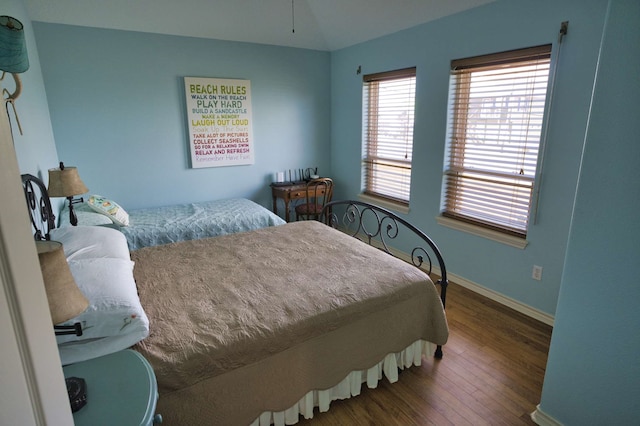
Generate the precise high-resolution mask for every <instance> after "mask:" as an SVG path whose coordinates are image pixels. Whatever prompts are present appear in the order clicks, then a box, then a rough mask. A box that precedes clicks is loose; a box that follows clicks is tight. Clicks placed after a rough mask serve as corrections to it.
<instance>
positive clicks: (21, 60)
mask: <svg viewBox="0 0 640 426" xmlns="http://www.w3.org/2000/svg"><path fill="white" fill-rule="evenodd" d="M28 69H29V55H28V54H27V43H26V41H25V39H24V27H23V26H22V22H20V21H18V20H17V19H15V18H12V17H10V16H0V70H2V71H6V72H8V73H12V74H17V73H21V72H25V71H26V70H28Z"/></svg>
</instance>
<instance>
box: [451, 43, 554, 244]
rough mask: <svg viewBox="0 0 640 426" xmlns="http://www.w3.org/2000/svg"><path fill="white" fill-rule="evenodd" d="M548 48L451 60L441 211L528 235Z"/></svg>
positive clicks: (534, 48) (541, 120) (542, 113)
mask: <svg viewBox="0 0 640 426" xmlns="http://www.w3.org/2000/svg"><path fill="white" fill-rule="evenodd" d="M550 57H551V45H545V46H538V47H533V48H528V49H522V50H517V51H510V52H504V53H498V54H494V55H485V56H480V57H473V58H467V59H461V60H456V61H452V63H451V78H450V87H449V94H450V99H449V106H450V107H449V114H448V117H449V118H448V139H447V150H446V158H445V172H444V174H445V179H444V190H443V194H442V206H443V215H444V216H447V217H451V218H454V219H459V220H464V221H468V222H472V223H475V224H477V225H481V226H485V227H488V228H491V229H495V230H498V231H503V232H506V233H509V234H513V235H517V236H520V237H523V238H524V237H526V233H527V228H528V220H529V210H530V206H531V197H532V191H533V184H534V181H535V176H536V168H537V163H538V151H539V147H540V137H541V132H542V124H543V118H544V111H545V101H546V96H547V83H548V78H549V65H550Z"/></svg>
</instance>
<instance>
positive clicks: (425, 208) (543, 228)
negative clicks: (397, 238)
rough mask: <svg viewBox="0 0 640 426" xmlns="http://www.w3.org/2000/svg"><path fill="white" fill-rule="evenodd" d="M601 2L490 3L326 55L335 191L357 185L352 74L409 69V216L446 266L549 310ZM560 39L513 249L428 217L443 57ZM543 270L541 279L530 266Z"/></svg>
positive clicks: (439, 132) (439, 161) (433, 201)
mask: <svg viewBox="0 0 640 426" xmlns="http://www.w3.org/2000/svg"><path fill="white" fill-rule="evenodd" d="M605 8H606V1H604V0H589V1H578V0H563V1H554V0H546V1H536V2H527V1H513V0H509V1H497V2H495V3H491V4H488V5H486V6H483V7H479V8H476V9H472V10H469V11H467V12H463V13H460V14H456V15H453V16H450V17H447V18H443V19H440V20H438V21H435V22H431V23H427V24H425V25H421V26H418V27H415V28H412V29H409V30H406V31H402V32H399V33H396V34H394V35H391V36H387V37H383V38H380V39H377V40H373V41H370V42H366V43H363V44H360V45H357V46H353V47H350V48H346V49H343V50H340V51H337V52H334V53H333V55H332V63H331V79H332V111H331V112H332V115H331V122H332V136H331V140H332V150H331V151H332V158H331V165H332V170H333V177H334V178H335V179H336V180H337V196H338V197H339V198H353V197H356V196H357V194H358V193H359V192H360V167H359V165H360V159H361V148H360V146H361V145H360V144H361V143H360V140H361V138H360V134H361V117H360V114H361V106H360V105H361V87H362V76H361V75H357V74H356V69H357V68H358V66H362V73H363V74H369V73H374V72H380V71H387V70H393V69H399V68H404V67H409V66H416V67H417V93H416V120H415V121H416V124H415V131H414V152H413V163H414V164H413V169H412V191H411V202H410V213H409V214H408V217H409V219H410V220H411V221H412V222H414V223H416V224H417V225H418V226H420V227H421V228H423V229H424V230H425V231H426V232H427V233H429V234H430V235H431V236H432V237H433V238H434V239H435V241H436V242H437V243H438V244H439V246H440V248H441V249H442V251H443V253H444V257H445V260H446V261H447V267H448V269H449V271H451V272H452V273H454V274H455V275H457V276H459V277H462V278H463V279H465V280H468V281H471V282H473V283H476V284H480V285H481V286H484V287H487V288H489V289H491V290H493V291H495V292H498V293H500V294H502V295H506V296H508V297H510V298H512V299H515V300H517V301H520V302H522V303H523V304H525V305H528V306H530V307H533V308H535V309H537V310H539V311H542V312H544V313H547V314H550V315H553V314H554V312H555V308H556V301H557V295H558V291H559V288H560V280H561V275H562V268H563V260H564V256H565V249H566V243H567V237H568V232H569V223H570V218H571V209H572V205H573V198H574V193H575V190H576V183H577V177H578V170H579V166H580V153H581V149H582V141H583V139H584V134H585V124H586V121H587V116H588V110H589V102H590V94H591V87H592V84H593V78H594V73H595V68H596V60H597V56H598V46H599V42H600V34H601V33H602V25H603V19H604V12H605ZM562 21H569V34H568V36H567V37H566V38H565V40H564V41H563V43H562V48H561V53H560V60H559V62H558V71H557V80H556V90H555V94H554V101H553V105H552V109H551V116H550V117H549V119H550V121H549V126H550V127H549V139H548V142H547V149H546V158H545V159H544V161H545V162H544V175H543V179H542V187H541V198H540V204H539V206H540V207H539V212H538V218H537V222H536V223H535V224H533V225H532V226H530V231H529V234H528V238H527V239H528V240H529V245H528V246H527V247H526V249H524V250H521V249H517V248H513V247H510V246H506V245H504V244H501V243H496V242H493V241H490V240H487V239H484V238H481V237H477V236H473V235H470V234H467V233H464V232H461V231H457V230H452V229H449V228H445V227H443V226H441V225H438V224H437V223H436V216H438V214H439V212H440V194H441V183H442V170H443V159H444V145H445V136H446V112H447V95H448V83H449V69H450V61H451V60H452V59H458V58H465V57H469V56H475V55H481V54H487V53H495V52H500V51H505V50H511V49H517V48H523V47H529V46H536V45H541V44H546V43H553V44H554V46H553V48H554V49H558V47H559V46H558V44H557V38H558V32H559V30H560V23H561V22H562ZM534 264H535V265H541V266H543V268H544V273H543V279H542V281H541V282H539V281H535V280H533V279H532V278H531V272H532V267H533V265H534Z"/></svg>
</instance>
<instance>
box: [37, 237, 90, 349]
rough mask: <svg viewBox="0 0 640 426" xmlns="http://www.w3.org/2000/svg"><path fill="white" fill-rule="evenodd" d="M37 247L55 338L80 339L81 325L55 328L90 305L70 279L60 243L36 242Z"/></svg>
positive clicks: (71, 276) (70, 275) (69, 271)
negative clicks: (57, 336) (75, 337)
mask: <svg viewBox="0 0 640 426" xmlns="http://www.w3.org/2000/svg"><path fill="white" fill-rule="evenodd" d="M36 247H37V249H38V260H40V270H41V271H42V279H43V281H44V289H45V291H46V293H47V300H48V301H49V311H50V312H51V320H52V322H53V324H54V327H53V328H54V329H55V334H56V335H62V334H75V335H77V336H82V326H81V324H80V323H75V324H73V325H68V326H67V325H56V324H60V323H63V322H65V321H68V320H70V319H71V318H74V317H76V316H78V315H80V314H81V313H82V311H84V310H85V309H87V306H89V301H88V300H87V298H86V297H85V296H84V294H82V292H81V291H80V289H79V288H78V285H77V284H76V281H75V280H74V279H73V275H72V274H71V270H70V269H69V264H68V263H67V258H66V257H65V255H64V249H63V247H62V243H60V242H59V241H36Z"/></svg>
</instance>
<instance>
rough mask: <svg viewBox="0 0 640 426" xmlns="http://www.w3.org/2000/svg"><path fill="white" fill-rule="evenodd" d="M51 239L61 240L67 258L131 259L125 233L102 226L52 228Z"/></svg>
mask: <svg viewBox="0 0 640 426" xmlns="http://www.w3.org/2000/svg"><path fill="white" fill-rule="evenodd" d="M49 235H50V236H51V239H52V240H55V241H60V242H61V243H62V247H63V249H64V254H65V256H66V257H67V260H69V261H70V260H80V259H91V258H114V259H123V260H131V257H130V255H129V246H128V245H127V239H126V237H125V236H124V234H123V233H122V232H120V231H117V230H115V229H112V228H105V227H102V226H65V227H63V228H56V229H52V230H51V232H50V234H49Z"/></svg>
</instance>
